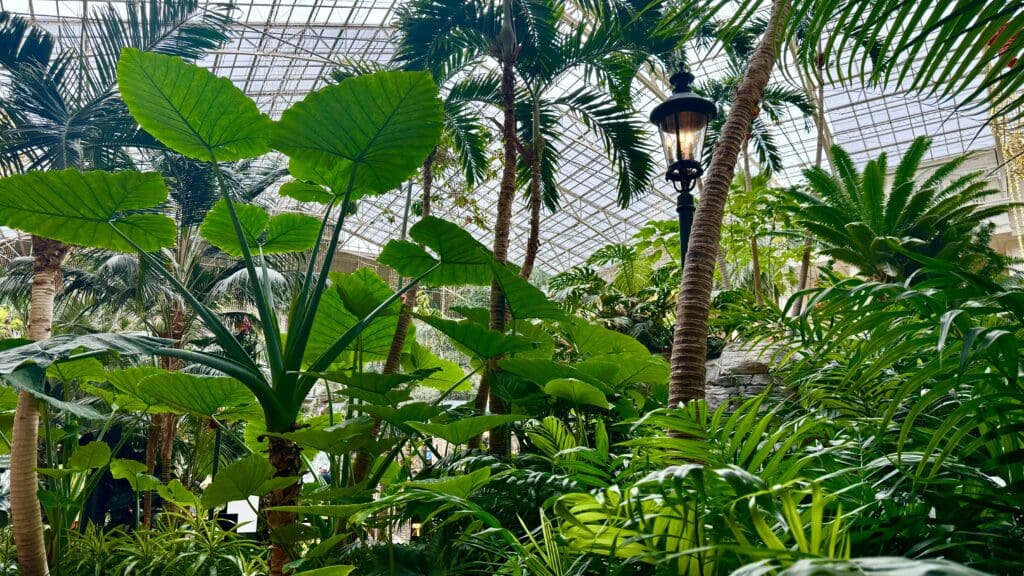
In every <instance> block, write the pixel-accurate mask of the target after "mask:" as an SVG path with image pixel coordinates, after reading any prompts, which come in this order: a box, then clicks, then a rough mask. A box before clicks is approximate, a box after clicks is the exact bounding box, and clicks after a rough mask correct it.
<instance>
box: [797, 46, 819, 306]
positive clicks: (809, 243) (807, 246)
mask: <svg viewBox="0 0 1024 576" xmlns="http://www.w3.org/2000/svg"><path fill="white" fill-rule="evenodd" d="M815 65H816V66H817V68H818V72H819V74H818V75H819V77H820V76H821V74H820V72H821V69H822V68H823V67H824V65H825V57H824V54H820V53H819V54H818V55H817V61H816V62H815ZM809 88H810V87H809V86H808V92H810V89H809ZM809 95H810V94H808V96H809ZM815 100H816V102H815V103H814V105H815V108H816V110H815V112H817V114H815V116H814V124H815V126H816V127H817V128H818V145H817V150H816V151H815V153H814V166H815V167H816V168H820V167H821V156H822V153H823V152H824V150H825V85H824V84H821V85H819V86H818V96H817V98H815ZM813 247H814V242H813V240H812V238H811V235H810V234H808V235H807V236H806V237H804V246H803V252H802V253H801V255H800V273H799V275H798V276H797V283H796V291H797V292H801V291H803V290H806V289H807V286H808V281H809V280H810V272H811V250H812V249H813ZM803 308H804V297H803V296H800V297H799V298H797V299H796V302H793V310H792V312H791V315H792V316H793V318H796V317H797V316H800V313H801V312H803Z"/></svg>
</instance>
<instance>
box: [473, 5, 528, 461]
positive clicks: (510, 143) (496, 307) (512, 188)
mask: <svg viewBox="0 0 1024 576" xmlns="http://www.w3.org/2000/svg"><path fill="white" fill-rule="evenodd" d="M497 49H498V53H499V54H500V56H501V101H502V113H503V122H502V130H503V135H502V138H503V145H504V147H505V154H504V165H503V166H502V173H501V187H500V188H499V191H498V213H497V215H496V219H495V223H494V249H493V251H494V259H495V260H497V261H498V262H499V263H500V264H504V263H505V262H506V261H507V260H508V240H509V238H508V236H509V229H510V228H511V227H512V204H513V200H514V199H515V193H516V92H515V89H516V76H515V62H516V55H517V53H518V51H519V49H518V42H517V41H516V34H515V28H514V27H513V26H512V2H511V0H505V6H504V22H503V25H502V29H501V33H500V34H499V40H498V46H497ZM490 318H491V320H490V328H491V330H497V331H498V332H504V331H505V295H504V294H502V293H501V287H500V286H498V283H497V281H493V282H491V302H490ZM497 368H498V365H497V362H495V361H494V360H491V361H490V362H488V366H487V370H485V371H484V374H483V376H481V378H480V387H479V389H478V390H477V394H476V400H475V401H474V402H473V405H474V407H475V408H476V411H477V413H479V414H483V413H484V412H485V411H486V408H487V407H488V406H490V409H491V412H492V413H494V414H501V413H503V412H504V411H505V406H504V403H503V402H502V401H501V398H499V397H498V396H496V395H493V394H491V380H490V379H491V375H492V374H493V373H494V372H495V370H497ZM469 445H470V447H471V448H473V447H479V446H480V438H479V437H477V438H474V439H473V440H471V441H470V443H469ZM489 451H490V452H491V453H492V454H497V455H505V454H508V440H507V439H506V438H505V437H504V434H501V433H495V432H494V431H492V432H491V434H490V446H489Z"/></svg>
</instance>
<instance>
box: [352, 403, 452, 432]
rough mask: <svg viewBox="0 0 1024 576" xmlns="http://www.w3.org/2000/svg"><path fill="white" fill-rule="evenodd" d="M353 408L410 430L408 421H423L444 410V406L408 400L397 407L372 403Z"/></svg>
mask: <svg viewBox="0 0 1024 576" xmlns="http://www.w3.org/2000/svg"><path fill="white" fill-rule="evenodd" d="M354 408H355V409H356V410H358V411H360V412H365V413H367V414H370V415H371V416H376V417H378V418H380V419H381V420H384V421H385V422H387V423H388V424H392V425H394V426H398V427H399V428H402V429H403V430H411V428H409V425H408V424H409V422H425V421H427V420H430V419H431V418H433V417H435V416H437V415H438V414H440V413H442V412H444V408H442V407H440V406H433V405H431V404H427V403H426V402H409V403H407V404H403V405H401V406H399V407H398V408H392V407H391V406H374V405H372V404H359V405H357V406H354Z"/></svg>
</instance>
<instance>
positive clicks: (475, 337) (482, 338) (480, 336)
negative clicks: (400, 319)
mask: <svg viewBox="0 0 1024 576" xmlns="http://www.w3.org/2000/svg"><path fill="white" fill-rule="evenodd" d="M416 317H417V318H419V319H420V320H421V321H423V322H425V323H427V324H429V325H431V326H433V327H434V328H435V329H437V330H438V331H440V332H441V333H442V334H444V335H445V336H447V337H449V338H451V339H452V340H453V341H454V342H456V343H457V344H459V345H460V346H461V347H463V348H465V349H466V350H468V351H469V352H471V353H472V354H473V355H475V356H477V357H479V358H482V359H485V360H487V359H490V358H494V357H495V356H501V355H502V354H508V353H509V352H518V351H520V350H532V349H533V347H534V343H533V341H532V340H530V339H529V338H524V337H522V336H514V335H511V334H503V333H501V332H498V331H497V330H491V329H489V328H487V327H486V326H482V325H480V324H477V323H476V322H472V321H470V320H463V321H461V322H457V321H455V320H445V319H444V318H439V317H437V316H429V315H424V314H418V315H417V316H416Z"/></svg>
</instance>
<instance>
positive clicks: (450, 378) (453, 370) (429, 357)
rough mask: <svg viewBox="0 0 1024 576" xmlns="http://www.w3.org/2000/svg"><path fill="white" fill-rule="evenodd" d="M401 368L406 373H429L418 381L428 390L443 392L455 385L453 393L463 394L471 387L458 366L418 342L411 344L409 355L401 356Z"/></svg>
mask: <svg viewBox="0 0 1024 576" xmlns="http://www.w3.org/2000/svg"><path fill="white" fill-rule="evenodd" d="M402 367H403V368H404V369H405V371H406V372H414V371H430V375H429V376H427V377H426V378H423V379H422V380H421V381H420V383H421V384H422V385H424V386H428V387H430V388H436V389H438V390H441V391H444V390H448V389H449V388H451V387H452V386H456V385H457V387H456V388H455V391H456V392H464V391H466V390H469V389H470V387H471V385H470V381H469V379H468V378H466V373H465V372H464V371H463V370H462V368H461V367H460V366H459V365H458V364H456V363H455V362H452V361H451V360H445V359H444V358H441V357H439V356H438V355H437V354H434V353H433V352H431V351H430V349H429V348H427V347H426V346H423V345H421V344H420V343H419V342H413V343H412V346H410V348H409V353H408V354H403V355H402Z"/></svg>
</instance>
